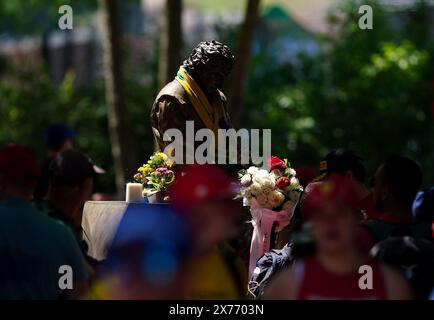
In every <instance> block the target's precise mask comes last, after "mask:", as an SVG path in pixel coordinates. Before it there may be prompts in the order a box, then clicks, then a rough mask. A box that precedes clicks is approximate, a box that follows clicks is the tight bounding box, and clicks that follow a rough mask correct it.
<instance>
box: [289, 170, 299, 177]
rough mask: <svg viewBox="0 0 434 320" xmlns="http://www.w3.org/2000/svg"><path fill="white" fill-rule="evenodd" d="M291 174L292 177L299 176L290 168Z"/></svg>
mask: <svg viewBox="0 0 434 320" xmlns="http://www.w3.org/2000/svg"><path fill="white" fill-rule="evenodd" d="M289 174H290V175H291V176H295V175H296V174H297V171H295V170H294V169H292V168H290V169H289Z"/></svg>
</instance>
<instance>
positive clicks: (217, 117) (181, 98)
mask: <svg viewBox="0 0 434 320" xmlns="http://www.w3.org/2000/svg"><path fill="white" fill-rule="evenodd" d="M234 62H235V58H234V56H233V55H232V53H231V51H230V49H229V48H228V47H227V46H225V45H224V44H222V43H220V42H218V41H206V42H201V43H199V45H198V46H197V47H196V48H194V49H193V51H192V53H191V54H190V56H189V57H188V59H187V60H185V61H184V62H183V64H182V66H181V67H180V69H179V71H178V74H177V75H176V78H175V79H174V80H173V81H172V82H170V83H168V84H167V85H166V86H165V87H164V88H163V89H162V90H161V91H160V92H159V94H158V96H157V98H156V99H155V102H154V104H153V106H152V110H151V125H152V130H153V133H154V136H155V138H156V141H157V143H158V147H159V148H160V150H164V148H165V147H166V146H167V145H168V144H169V143H170V142H168V141H163V134H164V132H165V131H166V130H168V129H172V128H175V129H179V130H180V131H181V132H182V133H183V137H184V138H185V131H186V121H194V131H195V132H196V131H197V130H199V129H202V128H208V129H211V130H212V131H214V133H216V132H217V130H218V129H228V128H231V127H232V126H231V124H230V119H229V115H228V113H227V109H226V97H225V95H224V94H223V93H222V92H221V91H220V89H221V88H222V86H223V83H224V81H225V80H226V78H227V77H228V76H229V74H230V72H231V70H232V68H233V66H234Z"/></svg>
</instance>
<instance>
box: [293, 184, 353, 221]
mask: <svg viewBox="0 0 434 320" xmlns="http://www.w3.org/2000/svg"><path fill="white" fill-rule="evenodd" d="M328 204H332V205H336V206H344V207H347V208H352V209H357V208H358V199H357V194H356V192H355V189H354V185H353V184H352V183H351V182H350V181H348V180H347V179H345V177H340V176H333V177H330V178H327V179H326V180H323V181H321V182H314V183H310V184H309V185H308V186H307V188H306V189H305V192H304V194H303V199H302V201H301V212H302V215H303V216H304V217H306V218H307V217H309V215H311V214H312V213H314V212H317V211H318V210H319V209H321V208H322V207H323V206H325V205H328Z"/></svg>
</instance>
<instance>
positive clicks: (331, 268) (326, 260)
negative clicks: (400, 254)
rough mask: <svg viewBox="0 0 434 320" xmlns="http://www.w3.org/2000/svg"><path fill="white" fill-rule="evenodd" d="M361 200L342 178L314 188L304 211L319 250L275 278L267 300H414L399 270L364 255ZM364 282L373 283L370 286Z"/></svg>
mask: <svg viewBox="0 0 434 320" xmlns="http://www.w3.org/2000/svg"><path fill="white" fill-rule="evenodd" d="M357 200H358V199H357V193H356V190H355V189H354V187H353V184H351V183H349V182H348V180H347V179H345V178H343V177H331V178H327V179H326V180H324V181H323V182H321V183H316V184H314V185H313V186H312V187H311V190H310V192H309V193H307V194H306V198H305V199H304V202H303V206H302V211H303V212H304V215H305V216H308V217H309V221H310V223H311V232H312V235H313V238H314V241H315V245H316V252H315V253H314V254H313V255H311V256H308V257H306V258H302V259H300V260H296V261H295V263H294V265H293V266H292V267H291V268H290V269H287V270H285V271H282V272H281V273H280V274H278V275H276V277H275V278H274V279H273V281H272V282H271V283H270V285H269V287H268V288H266V290H265V295H264V297H265V298H267V299H284V300H294V299H297V300H310V299H319V300H325V299H333V300H343V299H345V300H348V299H351V300H352V299H355V300H365V299H369V300H372V299H375V300H383V299H411V298H412V296H411V294H410V289H409V286H408V284H407V282H406V280H405V279H404V278H403V277H402V276H401V275H400V274H399V273H398V272H396V271H394V270H392V269H389V268H387V267H385V266H383V265H380V264H379V263H377V262H376V261H374V260H372V259H371V258H369V257H368V256H367V255H365V254H364V253H362V252H361V251H360V249H359V244H358V237H357V230H358V228H359V214H360V210H359V209H358V208H357V202H358V201H357ZM364 270H365V271H364ZM366 270H368V271H366ZM365 272H366V274H364V273H365ZM364 279H365V280H366V279H368V280H367V282H366V283H367V286H365V285H364Z"/></svg>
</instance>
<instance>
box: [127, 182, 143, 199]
mask: <svg viewBox="0 0 434 320" xmlns="http://www.w3.org/2000/svg"><path fill="white" fill-rule="evenodd" d="M142 192H143V186H142V184H141V183H127V190H126V202H140V201H142Z"/></svg>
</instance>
